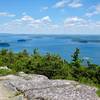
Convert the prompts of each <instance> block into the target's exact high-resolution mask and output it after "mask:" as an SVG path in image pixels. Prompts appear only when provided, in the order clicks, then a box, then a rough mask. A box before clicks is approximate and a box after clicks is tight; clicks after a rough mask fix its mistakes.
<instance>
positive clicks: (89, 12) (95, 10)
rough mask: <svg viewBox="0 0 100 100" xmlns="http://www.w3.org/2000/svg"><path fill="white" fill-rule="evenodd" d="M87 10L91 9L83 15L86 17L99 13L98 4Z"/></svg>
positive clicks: (99, 7) (99, 6)
mask: <svg viewBox="0 0 100 100" xmlns="http://www.w3.org/2000/svg"><path fill="white" fill-rule="evenodd" d="M89 10H92V11H88V12H87V13H86V14H85V15H86V16H88V17H91V16H94V15H97V14H100V4H97V5H96V6H93V7H91V8H90V9H89Z"/></svg>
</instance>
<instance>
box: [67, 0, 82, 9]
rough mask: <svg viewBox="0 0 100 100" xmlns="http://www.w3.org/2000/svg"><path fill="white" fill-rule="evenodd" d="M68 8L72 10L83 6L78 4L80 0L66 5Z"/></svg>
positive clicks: (74, 0)
mask: <svg viewBox="0 0 100 100" xmlns="http://www.w3.org/2000/svg"><path fill="white" fill-rule="evenodd" d="M68 6H69V7H72V8H79V7H81V6H83V4H82V3H81V2H80V0H73V2H71V3H69V4H68Z"/></svg>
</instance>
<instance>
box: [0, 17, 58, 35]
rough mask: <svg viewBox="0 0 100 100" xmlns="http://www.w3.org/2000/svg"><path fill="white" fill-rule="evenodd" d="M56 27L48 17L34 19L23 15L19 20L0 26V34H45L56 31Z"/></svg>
mask: <svg viewBox="0 0 100 100" xmlns="http://www.w3.org/2000/svg"><path fill="white" fill-rule="evenodd" d="M57 28H58V26H57V25H56V24H54V23H53V22H52V20H51V18H50V17H49V16H45V17H43V18H40V19H34V18H33V17H31V16H29V15H24V16H22V17H21V18H20V19H16V20H13V21H11V22H8V23H5V24H3V25H1V26H0V32H3V33H5V32H7V33H8V32H9V33H27V32H28V33H46V32H53V31H56V30H57Z"/></svg>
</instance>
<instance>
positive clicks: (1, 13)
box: [0, 12, 15, 17]
mask: <svg viewBox="0 0 100 100" xmlns="http://www.w3.org/2000/svg"><path fill="white" fill-rule="evenodd" d="M0 16H1V17H15V15H14V14H10V13H7V12H0Z"/></svg>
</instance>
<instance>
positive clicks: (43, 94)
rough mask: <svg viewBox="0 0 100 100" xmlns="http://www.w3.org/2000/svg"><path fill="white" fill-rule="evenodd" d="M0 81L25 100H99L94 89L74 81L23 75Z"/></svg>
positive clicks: (0, 78)
mask: <svg viewBox="0 0 100 100" xmlns="http://www.w3.org/2000/svg"><path fill="white" fill-rule="evenodd" d="M0 80H1V81H3V82H4V86H5V87H6V88H9V89H10V90H12V91H15V92H16V93H17V95H20V94H22V95H23V96H24V97H25V98H26V100H100V99H99V98H98V97H97V95H96V88H94V87H89V86H86V85H83V84H79V83H78V82H75V81H69V80H49V79H48V78H47V77H45V76H42V75H27V74H24V73H20V74H19V75H18V76H15V75H8V76H4V77H0ZM23 99H24V98H23ZM23 99H22V100H23ZM18 100H19V99H18Z"/></svg>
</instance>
